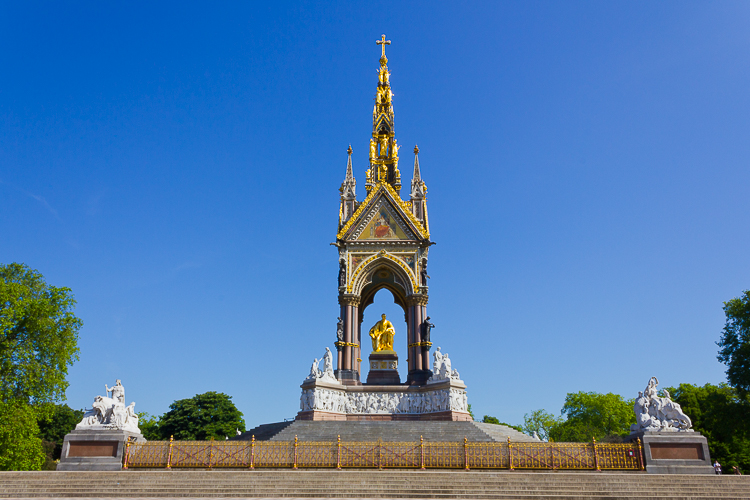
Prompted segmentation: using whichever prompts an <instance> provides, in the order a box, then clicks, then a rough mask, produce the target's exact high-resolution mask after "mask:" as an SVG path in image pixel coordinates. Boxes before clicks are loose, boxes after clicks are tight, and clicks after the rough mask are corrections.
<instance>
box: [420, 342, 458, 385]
mask: <svg viewBox="0 0 750 500" xmlns="http://www.w3.org/2000/svg"><path fill="white" fill-rule="evenodd" d="M432 357H433V358H434V361H433V363H432V377H430V378H429V379H428V380H427V381H428V382H437V381H439V380H460V379H459V374H458V370H453V369H452V368H451V359H450V357H449V356H448V353H445V354H443V353H442V352H440V347H438V348H437V349H435V352H434V353H432Z"/></svg>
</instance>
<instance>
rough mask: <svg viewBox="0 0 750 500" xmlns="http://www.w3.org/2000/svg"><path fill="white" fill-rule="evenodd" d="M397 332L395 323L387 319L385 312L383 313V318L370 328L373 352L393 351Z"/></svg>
mask: <svg viewBox="0 0 750 500" xmlns="http://www.w3.org/2000/svg"><path fill="white" fill-rule="evenodd" d="M395 334H396V330H394V328H393V324H392V323H391V322H390V321H388V320H387V319H385V314H383V315H382V319H381V320H380V321H378V322H377V323H375V326H373V327H372V328H370V338H371V339H372V352H380V351H392V350H393V336H394V335H395Z"/></svg>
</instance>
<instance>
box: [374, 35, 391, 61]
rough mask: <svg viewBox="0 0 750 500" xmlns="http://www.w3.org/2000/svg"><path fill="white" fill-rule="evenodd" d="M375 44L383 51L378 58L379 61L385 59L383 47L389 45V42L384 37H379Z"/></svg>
mask: <svg viewBox="0 0 750 500" xmlns="http://www.w3.org/2000/svg"><path fill="white" fill-rule="evenodd" d="M375 43H377V44H378V45H380V46H381V48H382V49H383V55H382V56H381V57H380V58H381V59H385V46H386V45H390V44H391V41H390V40H386V39H385V35H383V36H381V37H380V40H376V41H375Z"/></svg>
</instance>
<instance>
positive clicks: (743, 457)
mask: <svg viewBox="0 0 750 500" xmlns="http://www.w3.org/2000/svg"><path fill="white" fill-rule="evenodd" d="M666 390H667V391H668V392H669V394H670V396H672V399H673V400H674V401H676V402H677V403H679V404H680V406H681V407H682V411H683V412H685V414H686V415H687V416H688V417H690V419H691V420H692V421H693V428H694V429H695V430H696V431H698V432H700V433H701V434H703V435H704V436H705V437H706V440H707V441H708V449H709V452H710V453H711V458H712V459H716V460H718V461H719V462H720V463H721V464H722V465H723V467H724V470H726V471H728V470H730V469H731V467H732V466H734V465H737V466H738V467H740V469H742V470H744V471H745V472H747V471H750V404H749V403H748V400H747V397H741V396H739V394H738V391H736V390H735V389H733V388H732V387H730V386H729V385H727V384H719V385H718V386H716V385H712V384H706V385H704V386H702V387H701V386H695V385H691V384H680V386H679V387H677V388H674V387H667V388H666Z"/></svg>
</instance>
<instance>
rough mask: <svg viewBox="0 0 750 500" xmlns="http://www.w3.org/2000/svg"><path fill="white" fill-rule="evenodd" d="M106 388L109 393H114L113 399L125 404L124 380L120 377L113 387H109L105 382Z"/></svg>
mask: <svg viewBox="0 0 750 500" xmlns="http://www.w3.org/2000/svg"><path fill="white" fill-rule="evenodd" d="M104 390H105V391H106V393H107V394H109V393H112V399H116V400H117V401H119V402H120V403H122V404H125V388H124V387H123V386H122V381H121V380H120V379H119V378H118V379H117V380H116V381H115V385H113V386H112V387H107V384H104Z"/></svg>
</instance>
